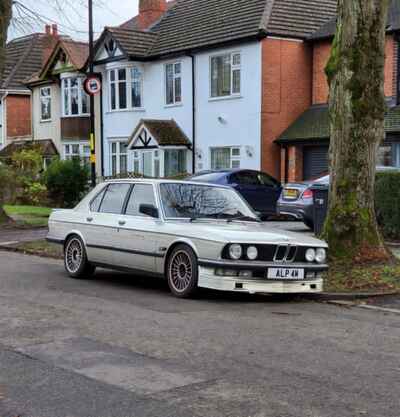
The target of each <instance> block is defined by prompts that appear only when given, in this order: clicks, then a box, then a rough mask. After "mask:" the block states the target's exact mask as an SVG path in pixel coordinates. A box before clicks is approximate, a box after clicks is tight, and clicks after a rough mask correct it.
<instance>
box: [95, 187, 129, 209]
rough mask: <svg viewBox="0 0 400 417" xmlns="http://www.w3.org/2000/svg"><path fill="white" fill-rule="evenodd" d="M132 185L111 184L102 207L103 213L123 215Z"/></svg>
mask: <svg viewBox="0 0 400 417" xmlns="http://www.w3.org/2000/svg"><path fill="white" fill-rule="evenodd" d="M130 187H131V186H130V184H111V185H109V186H108V187H107V190H106V193H105V195H104V198H103V201H102V203H101V206H100V210H99V211H100V212H101V213H110V214H121V213H122V209H123V207H124V203H125V199H126V196H127V194H128V191H129V189H130Z"/></svg>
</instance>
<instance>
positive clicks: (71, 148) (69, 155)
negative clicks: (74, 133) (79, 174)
mask: <svg viewBox="0 0 400 417" xmlns="http://www.w3.org/2000/svg"><path fill="white" fill-rule="evenodd" d="M75 158H76V159H80V160H81V162H82V164H84V165H89V164H90V145H89V143H86V142H84V143H68V144H65V145H64V159H66V160H71V159H75Z"/></svg>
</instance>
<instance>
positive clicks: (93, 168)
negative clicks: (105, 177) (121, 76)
mask: <svg viewBox="0 0 400 417" xmlns="http://www.w3.org/2000/svg"><path fill="white" fill-rule="evenodd" d="M88 1H89V73H90V75H93V73H94V63H93V61H94V46H93V0H88ZM89 97H90V170H91V182H92V187H95V186H96V137H95V114H94V95H93V94H90V96H89Z"/></svg>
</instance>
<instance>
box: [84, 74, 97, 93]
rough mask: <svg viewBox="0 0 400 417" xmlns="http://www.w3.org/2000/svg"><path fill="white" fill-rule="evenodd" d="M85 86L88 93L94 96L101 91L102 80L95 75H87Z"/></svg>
mask: <svg viewBox="0 0 400 417" xmlns="http://www.w3.org/2000/svg"><path fill="white" fill-rule="evenodd" d="M83 88H84V89H85V91H86V93H87V94H89V95H90V96H94V95H96V94H98V93H100V90H101V82H100V80H99V79H98V78H97V77H95V76H91V77H87V78H86V80H85V83H84V84H83Z"/></svg>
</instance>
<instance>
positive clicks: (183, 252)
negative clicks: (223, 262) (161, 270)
mask: <svg viewBox="0 0 400 417" xmlns="http://www.w3.org/2000/svg"><path fill="white" fill-rule="evenodd" d="M167 280H168V285H169V288H170V290H171V292H172V294H174V295H175V296H176V297H179V298H189V297H193V296H194V295H195V293H196V292H197V290H198V280H199V267H198V263H197V257H196V254H195V253H194V252H193V249H191V248H190V247H189V246H187V245H178V246H177V247H176V248H175V249H174V250H173V251H172V253H171V255H170V256H169V258H168V263H167Z"/></svg>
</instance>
